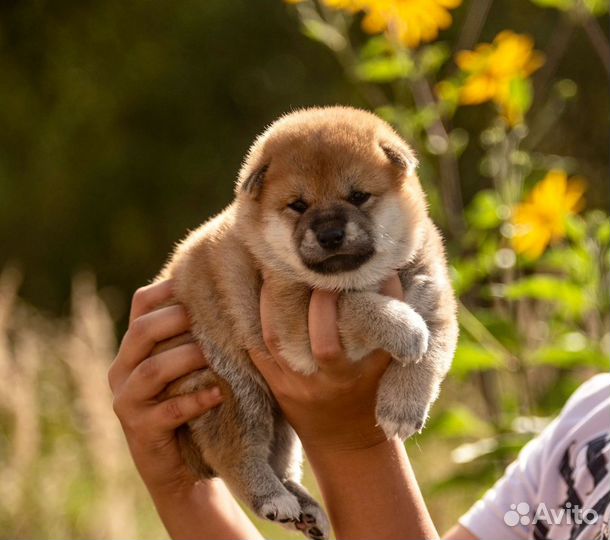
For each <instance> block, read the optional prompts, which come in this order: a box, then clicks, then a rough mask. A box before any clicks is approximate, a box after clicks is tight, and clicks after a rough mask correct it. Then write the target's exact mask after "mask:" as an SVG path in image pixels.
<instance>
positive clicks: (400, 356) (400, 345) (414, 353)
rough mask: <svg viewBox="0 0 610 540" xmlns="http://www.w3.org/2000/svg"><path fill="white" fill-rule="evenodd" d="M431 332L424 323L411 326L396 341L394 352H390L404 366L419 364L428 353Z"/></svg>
mask: <svg viewBox="0 0 610 540" xmlns="http://www.w3.org/2000/svg"><path fill="white" fill-rule="evenodd" d="M429 339H430V332H429V331H428V327H427V326H426V324H425V323H424V322H423V321H422V324H417V325H411V326H410V327H409V328H408V329H406V330H405V331H404V332H402V333H401V335H400V336H398V339H397V340H396V343H395V346H394V347H392V349H393V350H388V352H390V353H391V354H392V356H393V357H394V358H395V359H396V360H397V361H398V362H400V363H401V364H402V365H403V366H404V365H407V364H410V363H412V362H413V363H415V364H417V362H419V361H420V360H421V359H422V358H423V357H424V355H425V354H426V353H427V352H428V341H429Z"/></svg>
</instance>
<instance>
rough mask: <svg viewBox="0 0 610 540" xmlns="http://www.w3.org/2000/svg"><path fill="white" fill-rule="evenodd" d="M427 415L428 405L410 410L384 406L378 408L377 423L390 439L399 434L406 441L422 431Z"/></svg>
mask: <svg viewBox="0 0 610 540" xmlns="http://www.w3.org/2000/svg"><path fill="white" fill-rule="evenodd" d="M427 417H428V407H425V408H424V409H419V408H410V409H409V410H394V409H393V408H390V407H383V406H381V407H378V408H377V423H378V424H379V425H380V426H381V429H383V432H384V433H385V434H386V437H387V438H388V439H391V438H392V437H394V436H395V435H398V437H399V438H400V439H401V440H403V441H404V440H406V439H408V438H409V437H411V436H412V435H414V434H415V433H421V431H422V429H423V427H424V424H425V423H426V418H427Z"/></svg>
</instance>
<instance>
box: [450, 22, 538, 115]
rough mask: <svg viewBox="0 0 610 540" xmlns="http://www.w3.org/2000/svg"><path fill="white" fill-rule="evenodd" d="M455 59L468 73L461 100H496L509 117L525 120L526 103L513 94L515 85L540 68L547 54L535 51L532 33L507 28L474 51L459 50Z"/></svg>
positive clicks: (471, 103)
mask: <svg viewBox="0 0 610 540" xmlns="http://www.w3.org/2000/svg"><path fill="white" fill-rule="evenodd" d="M456 63H457V65H458V66H459V68H460V69H461V70H462V71H463V72H464V73H466V74H467V77H466V80H465V81H464V83H463V85H462V87H461V89H460V95H459V101H460V103H461V104H463V105H477V104H479V103H484V102H486V101H493V102H494V103H496V104H497V105H498V106H499V107H500V109H501V111H502V113H503V114H504V116H505V117H506V118H507V119H508V121H509V122H510V123H511V124H516V123H518V122H520V121H521V120H522V116H523V112H524V110H523V109H524V108H526V107H525V106H524V105H523V103H521V102H520V101H519V99H518V97H517V96H515V95H513V91H514V86H512V85H513V84H514V82H515V81H524V80H526V79H527V78H528V77H529V76H530V75H531V74H532V73H533V72H534V71H536V70H537V69H539V68H540V66H542V64H543V63H544V57H543V55H542V54H541V53H539V52H537V51H534V42H533V40H532V39H531V38H530V37H529V36H525V35H520V34H515V33H514V32H511V31H510V30H506V31H504V32H501V33H500V34H498V35H497V36H496V38H495V39H494V41H493V43H491V44H490V43H483V44H481V45H479V46H478V47H477V48H476V49H475V50H474V51H460V52H459V53H458V54H457V56H456Z"/></svg>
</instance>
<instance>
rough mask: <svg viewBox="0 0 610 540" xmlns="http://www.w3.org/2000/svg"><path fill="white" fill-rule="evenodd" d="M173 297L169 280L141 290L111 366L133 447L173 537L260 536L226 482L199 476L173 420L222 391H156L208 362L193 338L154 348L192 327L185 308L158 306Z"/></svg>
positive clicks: (192, 413) (192, 414) (216, 399)
mask: <svg viewBox="0 0 610 540" xmlns="http://www.w3.org/2000/svg"><path fill="white" fill-rule="evenodd" d="M171 299H172V283H171V281H165V282H161V283H157V284H154V285H150V286H147V287H144V288H142V289H139V290H138V292H137V293H136V294H135V296H134V299H133V302H132V307H131V313H130V322H129V328H128V330H127V332H126V334H125V336H124V338H123V340H122V343H121V346H120V349H119V352H118V354H117V356H116V358H115V360H114V362H113V364H112V366H111V367H110V370H109V372H108V381H109V384H110V387H111V389H112V392H113V395H114V408H115V412H116V414H117V416H118V418H119V420H120V421H121V426H122V428H123V431H124V432H125V437H126V439H127V443H128V445H129V449H130V451H131V455H132V457H133V460H134V462H135V464H136V467H137V469H138V472H139V473H140V476H141V477H142V479H143V480H144V483H145V485H146V487H147V489H148V491H149V493H150V495H151V497H152V499H153V501H154V503H155V506H156V508H157V511H158V513H159V516H160V517H161V519H162V521H163V523H164V525H165V527H166V529H167V531H168V532H169V534H170V536H171V537H172V538H175V539H182V538H184V539H186V538H215V539H222V538H227V539H229V538H231V539H238V538H244V539H248V540H254V539H257V538H262V537H261V535H260V533H259V532H258V531H257V529H256V527H255V526H254V525H253V524H252V522H251V521H250V520H249V519H248V518H247V516H246V515H245V514H244V513H243V511H242V510H241V508H240V507H239V505H238V504H237V503H236V501H235V499H234V498H233V497H232V496H231V494H230V492H229V491H228V489H227V487H226V486H225V484H224V483H223V482H222V481H221V480H218V479H215V480H205V481H198V479H197V478H195V477H194V475H193V474H192V473H191V472H190V471H189V469H188V468H187V466H186V464H185V463H184V461H183V460H182V457H181V455H180V451H179V448H178V443H177V440H176V436H175V430H176V428H177V427H179V426H180V425H182V424H184V423H185V422H187V421H189V420H191V419H193V418H196V417H197V416H200V415H201V414H203V413H205V412H206V411H208V410H209V409H210V408H212V407H214V406H216V405H218V404H220V403H221V401H222V397H221V396H220V395H218V394H216V393H215V392H214V389H210V390H203V391H200V392H197V393H194V394H190V395H185V396H179V397H174V398H170V399H167V400H160V399H159V397H158V396H159V394H160V393H161V391H162V390H163V389H164V388H165V386H166V385H167V384H168V383H170V382H171V381H173V380H175V379H177V378H178V377H181V376H183V375H186V374H187V373H189V372H191V371H193V370H196V369H202V368H205V367H206V365H207V364H206V361H205V358H204V357H203V355H202V353H201V350H200V349H199V347H198V346H197V345H196V344H194V343H189V344H185V345H180V346H178V347H175V348H173V349H169V350H166V351H163V352H160V353H156V354H153V349H154V347H155V345H156V344H157V343H159V342H161V341H164V340H167V339H170V338H172V337H175V336H178V335H180V334H183V333H184V332H188V331H189V329H190V322H189V320H188V317H187V314H186V311H185V310H184V308H182V307H181V306H178V305H173V306H168V307H162V308H159V307H158V306H159V305H162V304H164V303H167V302H168V301H171Z"/></svg>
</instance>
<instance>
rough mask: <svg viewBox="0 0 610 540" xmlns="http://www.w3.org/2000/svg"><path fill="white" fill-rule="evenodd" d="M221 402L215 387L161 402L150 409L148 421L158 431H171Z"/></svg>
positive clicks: (218, 391)
mask: <svg viewBox="0 0 610 540" xmlns="http://www.w3.org/2000/svg"><path fill="white" fill-rule="evenodd" d="M221 402H222V394H221V393H220V389H219V388H218V387H216V386H215V387H213V388H209V389H206V390H200V391H198V392H194V393H192V394H185V395H183V396H177V397H173V398H170V399H167V400H165V401H162V402H161V403H159V404H158V405H155V406H154V407H152V408H151V410H150V411H149V418H148V421H149V422H150V423H151V425H154V426H157V427H158V429H161V430H166V431H171V430H174V429H176V428H177V427H179V426H181V425H182V424H184V423H185V422H188V421H189V420H193V419H194V418H197V417H198V416H201V415H202V414H204V413H206V412H208V411H209V410H210V409H213V408H214V407H216V406H217V405H219V404H220V403H221Z"/></svg>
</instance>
